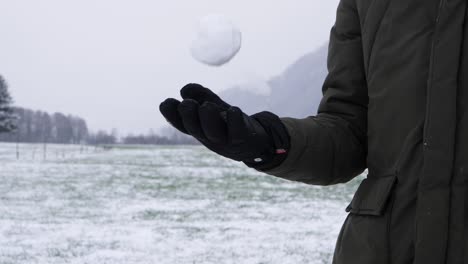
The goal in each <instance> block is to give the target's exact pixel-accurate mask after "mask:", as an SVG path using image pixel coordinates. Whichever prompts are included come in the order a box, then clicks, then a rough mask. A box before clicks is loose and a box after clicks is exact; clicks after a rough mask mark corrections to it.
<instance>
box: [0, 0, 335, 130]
mask: <svg viewBox="0 0 468 264" xmlns="http://www.w3.org/2000/svg"><path fill="white" fill-rule="evenodd" d="M337 4H338V0H274V1H271V0H231V1H222V0H0V10H1V11H2V12H1V15H0V36H1V42H0V74H2V75H3V76H4V77H5V78H6V79H7V81H8V82H9V84H10V90H11V93H12V95H13V97H14V98H15V103H16V105H18V106H24V107H28V108H33V109H40V110H45V111H49V112H53V111H61V112H64V113H71V114H75V115H79V116H82V117H84V118H85V119H86V120H87V121H88V125H89V126H90V128H91V129H93V130H96V129H111V128H117V129H118V130H119V131H120V132H123V133H127V132H146V131H148V130H149V129H150V128H154V129H158V128H160V127H162V126H164V125H165V124H166V123H165V122H164V120H163V118H162V117H161V115H160V114H159V111H158V105H159V103H160V102H161V101H163V100H164V99H165V98H166V97H178V95H179V89H180V88H181V87H182V86H183V85H184V84H186V83H188V82H198V83H201V84H203V85H205V86H207V87H210V88H212V89H213V90H215V91H220V90H222V89H226V88H229V87H231V86H233V85H236V84H238V83H242V82H245V81H246V80H247V79H251V78H256V79H263V80H266V79H269V78H270V77H272V76H274V75H277V74H279V73H281V71H282V70H284V69H285V67H287V66H288V65H289V64H291V63H292V62H293V61H295V60H296V59H298V58H299V57H300V56H302V55H304V54H305V53H307V52H310V51H312V50H314V49H315V48H317V47H318V46H320V45H322V44H323V43H324V42H326V41H327V40H328V36H329V32H330V27H331V26H332V25H333V22H334V20H335V14H336V7H337ZM211 13H221V14H225V15H226V16H228V17H229V18H230V19H232V20H233V22H234V23H235V24H237V25H238V26H239V27H240V28H241V31H242V33H243V47H242V49H241V51H240V53H239V55H238V56H237V57H236V58H234V59H233V61H232V62H231V63H229V64H228V65H226V66H223V67H221V68H212V67H208V66H204V65H201V64H199V63H198V62H196V61H194V60H193V59H192V58H191V56H190V53H189V45H190V43H191V40H192V38H193V36H194V34H195V27H196V25H197V22H198V19H199V18H200V17H203V16H205V15H207V14H211Z"/></svg>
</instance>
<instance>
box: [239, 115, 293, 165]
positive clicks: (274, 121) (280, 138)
mask: <svg viewBox="0 0 468 264" xmlns="http://www.w3.org/2000/svg"><path fill="white" fill-rule="evenodd" d="M251 118H253V119H255V120H256V121H257V122H258V123H260V125H261V126H262V127H263V128H264V129H265V132H266V133H267V134H268V135H269V136H270V138H271V139H272V141H273V145H274V146H273V149H274V152H273V153H265V155H264V156H267V157H271V158H270V159H268V160H265V161H263V162H258V163H257V162H244V163H245V164H246V165H247V166H249V167H251V168H253V169H256V170H258V171H266V170H270V169H273V168H275V167H277V166H279V165H280V164H281V163H282V162H283V161H284V160H285V159H286V157H287V155H288V152H289V149H290V136H289V133H288V130H287V129H286V127H285V126H284V124H283V122H282V121H281V119H280V118H279V117H278V116H277V115H275V114H273V113H271V112H267V111H264V112H260V113H257V114H254V115H252V116H251Z"/></svg>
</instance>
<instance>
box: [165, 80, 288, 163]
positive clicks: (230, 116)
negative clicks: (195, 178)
mask: <svg viewBox="0 0 468 264" xmlns="http://www.w3.org/2000/svg"><path fill="white" fill-rule="evenodd" d="M180 94H181V96H182V98H183V99H184V100H183V101H182V102H180V101H178V100H176V99H173V98H169V99H167V100H165V101H164V102H162V103H161V105H160V106H159V109H160V111H161V113H162V114H163V116H164V117H165V118H166V120H167V121H168V122H169V123H170V124H171V125H172V126H174V127H175V128H176V129H178V130H180V131H181V132H183V133H185V134H188V135H191V136H193V137H195V138H196V139H197V140H198V141H200V143H202V144H203V145H205V146H206V147H207V148H208V149H210V150H212V151H214V152H216V153H218V154H220V155H222V156H224V157H227V158H230V159H233V160H236V161H242V162H244V163H245V164H246V165H248V166H249V167H253V168H255V169H257V170H267V169H271V168H274V167H276V166H278V165H279V164H281V162H282V161H283V160H284V159H285V158H286V156H287V153H288V150H289V144H290V143H289V141H290V139H289V134H288V132H287V130H286V128H285V126H284V125H283V123H282V122H281V120H280V119H279V117H278V116H276V115H275V114H273V113H270V112H260V113H257V114H255V115H252V116H248V115H246V114H244V113H243V112H242V111H241V110H240V109H239V108H238V107H235V106H231V105H229V104H228V103H226V102H224V101H223V100H221V98H219V97H218V96H217V95H216V94H215V93H213V92H212V91H211V90H209V89H207V88H205V87H203V86H201V85H199V84H188V85H186V86H185V87H184V88H182V90H181V91H180Z"/></svg>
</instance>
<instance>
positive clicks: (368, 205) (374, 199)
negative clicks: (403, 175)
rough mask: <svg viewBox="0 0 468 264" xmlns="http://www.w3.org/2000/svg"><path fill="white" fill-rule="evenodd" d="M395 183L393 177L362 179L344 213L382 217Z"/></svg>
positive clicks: (395, 179) (394, 177)
mask: <svg viewBox="0 0 468 264" xmlns="http://www.w3.org/2000/svg"><path fill="white" fill-rule="evenodd" d="M396 181H397V177H396V176H395V175H392V176H386V177H368V178H367V179H364V180H363V181H362V182H361V184H360V185H359V188H358V190H357V191H356V193H355V194H354V198H353V200H352V201H351V204H350V205H349V206H348V207H347V208H346V212H351V213H354V214H359V215H375V216H379V215H383V213H384V210H385V207H386V205H387V203H388V199H389V197H390V194H391V192H392V189H393V186H395V183H396Z"/></svg>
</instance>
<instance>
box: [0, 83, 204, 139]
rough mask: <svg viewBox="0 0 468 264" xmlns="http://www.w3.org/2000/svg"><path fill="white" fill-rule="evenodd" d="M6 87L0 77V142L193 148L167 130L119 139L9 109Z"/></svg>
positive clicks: (57, 117)
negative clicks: (183, 145)
mask: <svg viewBox="0 0 468 264" xmlns="http://www.w3.org/2000/svg"><path fill="white" fill-rule="evenodd" d="M12 104H13V99H12V97H11V95H10V93H9V90H8V84H7V82H6V81H5V79H4V78H3V77H2V76H1V75H0V141H1V142H16V143H19V142H21V143H44V144H47V143H55V144H91V145H111V144H118V143H122V144H132V145H140V144H144V145H147V144H151V145H174V144H196V143H197V142H196V141H195V140H194V139H193V138H191V137H188V136H186V135H183V134H181V133H180V132H178V131H175V130H173V129H171V128H166V129H163V130H162V134H163V135H157V134H156V133H154V132H153V131H150V132H149V133H147V134H140V135H132V134H130V135H127V136H124V137H121V138H119V136H118V132H117V131H116V130H115V129H113V130H111V131H109V132H107V131H104V130H99V131H97V132H91V131H90V130H89V128H88V125H87V123H86V120H85V119H83V118H81V117H78V116H74V115H69V114H63V113H53V114H50V113H47V112H44V111H35V110H31V109H27V108H23V107H13V106H12Z"/></svg>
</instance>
